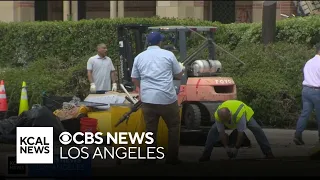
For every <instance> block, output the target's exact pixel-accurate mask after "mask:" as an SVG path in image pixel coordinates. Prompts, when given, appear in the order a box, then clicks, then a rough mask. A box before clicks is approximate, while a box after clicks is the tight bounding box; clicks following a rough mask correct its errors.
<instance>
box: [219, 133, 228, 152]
mask: <svg viewBox="0 0 320 180" xmlns="http://www.w3.org/2000/svg"><path fill="white" fill-rule="evenodd" d="M219 135H220V140H221V143H222V145H223V147H224V148H228V139H227V135H226V133H225V131H221V132H220V133H219Z"/></svg>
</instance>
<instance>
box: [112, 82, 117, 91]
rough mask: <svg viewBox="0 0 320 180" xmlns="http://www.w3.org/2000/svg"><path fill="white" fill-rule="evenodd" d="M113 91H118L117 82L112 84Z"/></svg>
mask: <svg viewBox="0 0 320 180" xmlns="http://www.w3.org/2000/svg"><path fill="white" fill-rule="evenodd" d="M111 91H117V83H113V84H112V89H111Z"/></svg>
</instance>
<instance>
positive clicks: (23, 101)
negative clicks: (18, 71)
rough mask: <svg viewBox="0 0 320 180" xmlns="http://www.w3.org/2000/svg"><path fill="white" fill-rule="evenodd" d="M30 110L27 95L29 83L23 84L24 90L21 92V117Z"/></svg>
mask: <svg viewBox="0 0 320 180" xmlns="http://www.w3.org/2000/svg"><path fill="white" fill-rule="evenodd" d="M28 110H29V104H28V94H27V83H26V82H24V81H23V82H22V90H21V97H20V107H19V115H20V114H21V113H22V112H24V111H28Z"/></svg>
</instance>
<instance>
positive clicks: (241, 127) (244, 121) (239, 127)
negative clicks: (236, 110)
mask: <svg viewBox="0 0 320 180" xmlns="http://www.w3.org/2000/svg"><path fill="white" fill-rule="evenodd" d="M246 128H247V119H246V117H245V116H244V115H243V116H242V117H241V119H240V122H239V123H238V124H237V130H238V136H237V142H236V148H237V149H239V148H240V147H241V144H242V142H243V133H244V131H245V129H246Z"/></svg>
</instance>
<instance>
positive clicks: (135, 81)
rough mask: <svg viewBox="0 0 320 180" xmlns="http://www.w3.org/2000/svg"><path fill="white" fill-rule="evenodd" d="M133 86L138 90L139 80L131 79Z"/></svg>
mask: <svg viewBox="0 0 320 180" xmlns="http://www.w3.org/2000/svg"><path fill="white" fill-rule="evenodd" d="M132 82H133V84H134V85H135V86H136V87H138V88H139V89H140V80H139V79H136V78H132Z"/></svg>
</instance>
